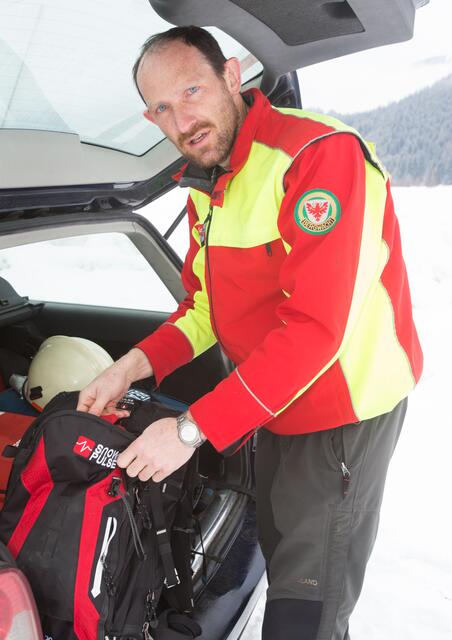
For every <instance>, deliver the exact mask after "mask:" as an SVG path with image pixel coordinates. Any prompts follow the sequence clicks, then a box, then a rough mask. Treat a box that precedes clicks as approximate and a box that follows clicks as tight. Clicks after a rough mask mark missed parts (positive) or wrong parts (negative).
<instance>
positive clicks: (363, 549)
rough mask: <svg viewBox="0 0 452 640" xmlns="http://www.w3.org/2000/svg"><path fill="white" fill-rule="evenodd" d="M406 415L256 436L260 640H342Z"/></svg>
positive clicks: (400, 408) (397, 411)
mask: <svg viewBox="0 0 452 640" xmlns="http://www.w3.org/2000/svg"><path fill="white" fill-rule="evenodd" d="M406 406H407V400H406V399H405V400H403V401H402V402H400V403H399V404H398V405H397V406H396V407H395V408H394V409H393V410H392V411H391V412H389V413H386V414H384V415H381V416H377V417H375V418H371V419H369V420H363V421H362V422H359V423H355V424H350V425H344V426H343V427H338V428H336V429H329V430H326V431H321V432H317V433H310V434H306V435H296V436H278V435H275V434H273V433H271V432H270V431H268V430H266V429H262V430H261V431H260V432H259V436H258V443H257V455H256V476H257V514H258V532H259V540H260V543H261V547H262V551H263V553H264V556H265V560H266V563H267V574H268V581H269V587H268V591H267V605H266V610H265V616H264V623H263V635H262V638H263V640H349V637H350V636H349V634H348V620H349V617H350V614H351V613H352V611H353V608H354V606H355V604H356V602H357V600H358V597H359V594H360V592H361V588H362V584H363V580H364V573H365V569H366V564H367V561H368V559H369V557H370V554H371V551H372V547H373V545H374V542H375V538H376V534H377V528H378V519H379V513H380V506H381V501H382V497H383V490H384V485H385V480H386V473H387V470H388V465H389V461H390V459H391V456H392V453H393V451H394V448H395V446H396V443H397V440H398V437H399V434H400V430H401V428H402V424H403V420H404V417H405V413H406ZM375 615H378V613H377V612H375Z"/></svg>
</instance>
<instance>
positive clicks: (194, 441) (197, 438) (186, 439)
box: [176, 413, 204, 448]
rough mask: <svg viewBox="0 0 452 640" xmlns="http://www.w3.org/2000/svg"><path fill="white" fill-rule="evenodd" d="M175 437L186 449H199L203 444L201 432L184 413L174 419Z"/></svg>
mask: <svg viewBox="0 0 452 640" xmlns="http://www.w3.org/2000/svg"><path fill="white" fill-rule="evenodd" d="M176 424H177V435H178V436H179V440H180V441H181V442H182V443H183V444H185V445H187V447H195V448H196V447H200V446H201V445H202V443H203V442H204V438H203V436H202V433H201V430H200V428H199V427H198V425H197V424H195V423H194V422H193V421H192V420H190V418H188V417H187V414H186V413H182V414H181V415H180V416H177V418H176Z"/></svg>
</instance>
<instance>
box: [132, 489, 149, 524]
mask: <svg viewBox="0 0 452 640" xmlns="http://www.w3.org/2000/svg"><path fill="white" fill-rule="evenodd" d="M134 494H135V500H136V502H137V511H138V514H139V516H140V518H141V521H142V522H143V527H144V528H145V529H148V530H149V531H150V530H151V529H152V520H151V516H150V515H149V511H148V510H147V509H146V506H145V505H144V504H143V502H142V501H141V499H140V494H139V491H138V487H135V489H134Z"/></svg>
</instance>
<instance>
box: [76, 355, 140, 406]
mask: <svg viewBox="0 0 452 640" xmlns="http://www.w3.org/2000/svg"><path fill="white" fill-rule="evenodd" d="M150 375H152V366H151V364H150V362H149V360H148V359H147V357H146V356H145V354H144V353H143V352H142V351H141V350H140V349H131V350H130V351H129V352H128V353H126V355H125V356H123V357H122V358H119V360H117V361H116V362H115V363H114V364H112V365H111V367H108V369H105V371H103V372H102V373H101V374H100V375H99V376H97V378H94V380H93V381H92V382H90V384H89V385H87V386H86V387H85V388H84V389H82V391H81V392H80V395H79V401H78V405H77V410H78V411H87V412H88V413H93V414H94V415H96V416H100V415H101V414H103V413H116V414H117V415H118V416H122V415H128V412H127V411H118V410H116V409H115V405H116V403H117V402H118V400H120V399H121V398H122V397H123V396H124V394H125V393H127V391H128V389H129V387H130V385H131V383H132V382H135V380H141V379H143V378H146V377H147V376H150Z"/></svg>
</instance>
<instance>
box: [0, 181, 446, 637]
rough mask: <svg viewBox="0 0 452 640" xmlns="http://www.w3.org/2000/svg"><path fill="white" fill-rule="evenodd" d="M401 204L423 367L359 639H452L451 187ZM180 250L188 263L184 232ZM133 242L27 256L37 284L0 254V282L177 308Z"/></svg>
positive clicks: (176, 203) (90, 243) (168, 211)
mask: <svg viewBox="0 0 452 640" xmlns="http://www.w3.org/2000/svg"><path fill="white" fill-rule="evenodd" d="M185 195H186V194H185V193H184V192H183V191H181V190H174V191H173V192H171V193H170V194H168V196H166V197H165V199H162V200H160V201H158V202H156V203H154V204H152V205H150V206H149V207H147V208H146V210H143V211H140V213H142V214H144V215H146V216H149V218H150V219H151V220H152V221H153V222H154V223H155V224H156V226H157V227H158V228H159V229H160V230H161V231H164V230H166V228H167V227H168V226H169V224H170V222H171V221H172V219H173V217H174V212H175V211H179V210H180V209H181V208H182V205H183V200H184V197H185ZM394 199H395V202H396V207H397V211H398V215H399V219H400V224H401V228H402V240H403V247H404V254H405V259H406V262H407V266H408V273H409V277H410V283H411V290H412V297H413V304H414V313H415V319H416V322H417V326H418V330H419V334H420V338H421V342H422V345H423V349H424V354H425V369H424V375H423V378H422V381H421V383H420V384H419V387H418V389H417V390H416V391H415V393H413V395H412V397H411V401H410V404H409V408H408V415H407V419H406V423H405V427H404V431H403V433H402V436H401V439H400V441H399V444H398V448H397V450H396V453H395V455H394V458H393V461H392V465H391V467H390V472H389V476H388V481H387V489H386V496H385V501H384V504H383V509H382V514H381V524H380V532H379V537H378V539H377V543H376V546H375V549H374V553H373V555H372V558H371V560H370V563H369V566H368V572H367V578H366V582H365V586H364V590H363V593H362V596H361V599H360V601H359V603H358V605H357V608H356V611H355V613H354V615H353V617H352V620H351V635H352V639H353V640H383V639H384V640H451V639H452V552H451V545H452V517H451V505H452V498H451V493H452V482H451V476H452V464H451V462H452V416H451V414H452V411H451V408H450V400H451V397H452V388H451V379H452V377H451V375H450V366H451V363H452V339H451V335H452V186H447V187H445V186H440V187H432V188H427V187H409V188H395V189H394ZM173 240H174V242H175V244H176V248H177V249H178V251H179V253H180V254H181V255H184V254H185V250H186V246H187V235H186V229H185V225H181V228H180V229H178V230H177V232H176V234H175V238H173ZM126 244H127V242H126V239H125V238H120V237H116V238H113V239H112V238H108V237H97V238H90V239H86V238H85V239H83V240H82V239H71V240H65V241H63V242H52V243H50V245H47V246H46V248H45V250H44V253H43V248H42V247H41V248H38V247H33V248H32V247H28V249H29V250H31V253H29V252H27V253H28V257H29V260H28V265H30V264H33V265H34V266H33V274H34V278H33V279H30V271H29V266H27V264H26V263H25V261H24V260H23V256H22V254H21V253H20V252H19V250H12V251H3V252H1V251H0V275H3V276H4V277H5V278H7V279H9V280H11V282H13V284H15V286H16V288H17V289H18V290H19V292H20V293H21V294H22V295H30V296H33V295H36V297H39V295H38V294H39V291H37V292H36V294H34V293H33V292H32V291H30V287H31V285H32V284H33V286H34V285H35V284H36V286H38V285H39V287H45V291H43V290H42V288H41V289H40V293H41V295H42V297H43V298H44V299H45V297H46V296H47V295H48V293H49V295H48V297H49V299H53V300H62V301H73V302H84V303H85V304H111V305H118V304H121V305H122V306H130V307H133V306H135V307H137V308H138V307H140V308H146V307H147V308H154V309H155V308H159V309H160V310H169V309H171V308H173V307H174V304H175V303H174V300H171V298H170V297H169V294H168V292H166V293H165V292H163V291H160V292H157V291H156V290H155V289H153V285H151V282H150V273H149V265H147V263H145V261H144V260H142V258H140V256H136V255H132V253H130V251H129V249H130V247H127V246H126ZM51 257H52V260H50V258H51ZM56 264H57V265H58V267H57V268H56V266H55V265H56ZM13 276H14V277H13ZM76 282H78V283H79V287H78V288H76V287H75V283H76ZM80 285H82V286H80ZM151 289H152V295H148V297H146V295H145V294H146V292H149V291H150V290H151ZM52 291H53V292H54V295H52V293H51V292H52ZM47 292H48V293H47ZM69 297H70V298H71V299H70V300H69ZM262 611H263V600H262V601H261V602H260V604H259V606H258V608H257V610H256V612H255V614H254V615H253V617H252V619H251V621H250V625H249V630H248V631H247V633H246V634H245V635H244V637H243V640H258V638H259V637H260V631H259V629H260V624H261V618H262Z"/></svg>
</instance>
